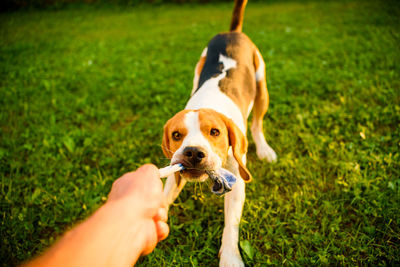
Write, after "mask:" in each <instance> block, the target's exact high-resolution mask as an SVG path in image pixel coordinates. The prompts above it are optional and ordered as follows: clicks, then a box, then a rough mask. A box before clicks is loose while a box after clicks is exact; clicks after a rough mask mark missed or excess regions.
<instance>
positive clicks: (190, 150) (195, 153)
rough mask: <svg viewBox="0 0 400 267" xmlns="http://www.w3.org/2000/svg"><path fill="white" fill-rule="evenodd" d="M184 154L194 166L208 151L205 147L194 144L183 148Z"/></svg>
mask: <svg viewBox="0 0 400 267" xmlns="http://www.w3.org/2000/svg"><path fill="white" fill-rule="evenodd" d="M183 155H184V156H185V159H186V160H188V161H189V162H190V163H192V164H193V166H194V165H196V164H198V163H200V162H201V161H202V160H203V159H204V158H205V157H206V153H205V151H204V150H203V149H201V148H198V147H192V146H189V147H186V148H185V149H184V150H183Z"/></svg>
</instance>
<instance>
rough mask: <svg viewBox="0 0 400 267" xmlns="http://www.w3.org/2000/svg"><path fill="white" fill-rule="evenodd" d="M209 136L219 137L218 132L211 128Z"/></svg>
mask: <svg viewBox="0 0 400 267" xmlns="http://www.w3.org/2000/svg"><path fill="white" fill-rule="evenodd" d="M210 134H211V135H212V136H218V135H219V130H218V129H215V128H212V129H211V131H210Z"/></svg>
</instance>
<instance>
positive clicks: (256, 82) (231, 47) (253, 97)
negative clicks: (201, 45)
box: [162, 0, 276, 266]
mask: <svg viewBox="0 0 400 267" xmlns="http://www.w3.org/2000/svg"><path fill="white" fill-rule="evenodd" d="M246 3H247V0H236V1H235V7H234V11H233V17H232V21H231V26H230V31H229V32H226V33H220V34H218V35H216V36H215V37H214V38H213V39H212V40H211V41H210V42H209V44H208V46H207V47H206V48H205V49H204V50H203V53H202V54H201V57H200V59H199V61H198V62H197V65H196V67H195V72H194V79H193V89H192V92H191V97H190V99H189V101H188V103H187V105H186V107H185V109H184V110H182V111H180V112H178V113H177V114H176V115H175V116H174V117H172V118H171V119H170V120H169V121H168V122H167V123H166V124H165V126H164V135H163V141H162V149H163V152H164V154H165V155H166V156H167V157H168V158H169V159H171V165H172V164H177V163H181V164H183V165H184V166H185V170H184V171H181V172H180V173H175V174H173V175H170V176H169V177H168V179H167V182H166V184H165V187H164V194H165V197H166V199H167V202H168V204H171V203H172V202H173V201H174V200H175V199H176V197H177V196H178V194H179V193H180V191H181V190H182V188H183V187H184V185H185V184H186V182H188V181H189V182H190V181H200V182H202V181H205V180H206V179H207V178H208V175H207V174H206V170H217V169H219V168H221V167H222V168H225V169H227V170H229V171H230V172H232V173H233V174H235V175H236V176H237V177H238V178H239V179H237V182H236V183H235V184H234V186H233V188H232V191H231V192H229V193H227V194H226V195H225V209H224V212H225V227H224V231H223V235H222V244H221V249H220V253H219V256H220V266H244V264H243V261H242V259H241V256H240V253H239V248H238V239H239V222H240V217H241V214H242V209H243V203H244V200H245V183H246V182H249V181H251V179H252V176H251V174H250V172H249V170H248V169H247V168H246V153H247V144H248V142H247V138H246V130H247V119H248V117H249V115H250V112H251V111H252V112H253V117H252V123H251V134H252V136H253V139H254V142H255V144H256V149H257V155H258V157H259V158H260V159H263V160H267V161H269V162H272V161H275V160H276V154H275V152H274V151H273V150H272V149H271V147H270V146H269V145H268V144H267V142H266V141H265V137H264V133H263V117H264V115H265V113H266V112H267V109H268V103H269V96H268V91H267V84H266V79H265V64H264V60H263V58H262V56H261V54H260V52H259V50H258V49H257V47H256V46H255V45H254V44H253V42H252V41H251V40H250V39H249V38H248V37H247V36H246V35H245V34H244V33H242V24H243V14H244V9H245V6H246Z"/></svg>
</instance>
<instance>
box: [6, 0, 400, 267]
mask: <svg viewBox="0 0 400 267" xmlns="http://www.w3.org/2000/svg"><path fill="white" fill-rule="evenodd" d="M231 11H232V3H212V4H206V5H200V4H187V5H174V4H158V5H150V4H144V5H140V6H129V5H127V4H125V3H124V4H120V5H118V4H106V5H104V4H76V3H75V4H73V5H66V6H59V7H51V8H48V7H47V8H46V9H31V8H29V9H28V10H20V11H14V12H9V13H3V14H0V75H1V76H0V110H1V113H0V127H1V128H0V170H1V188H0V190H1V227H0V233H1V240H2V241H1V242H2V244H1V255H0V256H1V257H0V259H1V260H0V262H1V263H2V265H3V266H14V265H17V264H18V263H20V262H22V261H24V260H26V259H29V258H31V257H32V256H34V255H35V254H37V253H39V252H40V251H43V249H45V248H46V247H47V246H48V245H50V244H51V243H53V242H54V241H55V240H56V238H57V236H58V235H59V234H61V233H62V232H64V231H65V230H66V229H68V228H69V227H71V226H73V224H74V223H76V222H77V221H79V220H82V219H84V218H85V217H87V216H88V215H89V214H90V213H91V212H92V211H93V210H95V209H96V208H97V207H98V206H99V205H101V204H102V203H103V202H104V201H105V200H106V198H107V194H108V192H109V190H110V187H111V184H112V182H113V181H114V179H116V178H117V177H119V176H120V175H121V174H123V173H124V172H127V171H130V170H133V169H135V168H137V167H138V166H140V165H141V164H143V163H147V162H152V163H155V164H157V165H158V166H160V167H161V166H164V165H167V164H168V160H167V159H165V157H164V156H163V155H162V152H161V147H160V143H161V136H162V127H163V125H164V123H165V122H166V121H167V120H168V118H170V117H171V116H172V115H173V114H174V113H175V112H178V111H179V110H181V109H182V108H183V107H184V105H185V102H186V101H187V99H188V97H189V94H190V90H191V84H192V75H193V69H194V65H195V63H196V61H197V59H198V57H199V55H200V53H201V51H202V49H203V48H204V47H205V46H206V45H207V42H208V41H209V40H210V38H212V36H214V35H215V34H216V33H217V32H220V31H226V30H227V29H228V25H229V22H230V18H231ZM399 18H400V8H399V4H398V3H397V2H396V1H328V2H324V1H305V2H302V1H294V2H293V1H284V2H279V1H273V2H269V1H268V2H261V1H258V2H253V1H250V3H249V4H248V7H247V9H246V15H245V22H244V32H246V33H247V34H248V35H249V37H250V38H251V39H252V40H253V41H254V43H255V44H256V45H257V46H258V47H259V48H260V50H261V52H262V54H263V56H264V59H265V60H266V63H267V80H268V88H269V92H270V97H271V101H270V102H271V104H270V109H269V112H268V115H267V117H266V119H265V122H264V126H265V131H266V136H267V141H268V142H269V143H270V145H271V146H272V147H273V148H274V149H275V151H276V152H277V154H278V157H279V159H278V162H277V163H276V164H273V165H271V164H267V163H265V162H261V161H259V160H258V159H257V158H256V155H255V147H254V143H253V141H252V140H250V147H249V154H248V166H249V169H250V171H251V172H252V174H253V176H254V181H253V182H252V183H250V184H248V187H247V200H246V203H245V207H244V214H243V219H242V223H241V231H240V240H241V253H242V256H243V258H244V260H245V263H246V265H248V266H265V265H268V264H274V265H283V264H290V265H315V264H318V265H373V264H379V265H392V266H393V265H396V264H399V262H400V258H399V257H400V256H399V249H400V246H399V244H400V242H399V241H400V240H399V232H400V231H399V230H400V227H399V223H400V218H399V208H400V207H399V206H400V205H399V203H400V188H399V187H400V177H399V172H400V168H399V162H400V156H399V146H400V130H399V123H400V106H399V103H400V90H399V89H400V86H399V85H400V79H399V74H400V72H399V62H400V48H399V36H400V35H399V30H398V29H399V28H400V27H399V26H400V25H399ZM222 210H223V199H222V198H219V197H216V196H214V195H212V194H211V193H210V192H209V189H208V188H207V187H206V186H205V185H202V184H190V185H188V186H187V188H185V189H184V192H183V193H182V194H181V196H180V197H179V199H178V200H177V203H176V205H174V207H172V208H171V210H170V217H169V224H170V227H171V234H170V236H169V237H168V239H167V240H166V241H164V242H162V243H160V244H159V246H158V247H157V249H156V250H155V252H154V253H152V254H151V255H149V256H147V257H145V258H143V259H142V260H141V261H140V263H139V264H138V265H139V266H204V265H210V266H217V264H218V259H217V255H218V250H219V246H220V237H221V234H222V228H223V213H222Z"/></svg>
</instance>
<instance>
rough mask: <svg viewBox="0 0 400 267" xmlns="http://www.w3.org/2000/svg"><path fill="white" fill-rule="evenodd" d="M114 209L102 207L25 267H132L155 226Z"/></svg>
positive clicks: (115, 205) (113, 205) (118, 208)
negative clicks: (147, 230)
mask: <svg viewBox="0 0 400 267" xmlns="http://www.w3.org/2000/svg"><path fill="white" fill-rule="evenodd" d="M118 205H119V203H115V202H114V203H107V204H105V205H104V206H102V207H101V208H100V209H99V210H97V211H96V212H95V213H94V214H93V215H92V216H91V217H90V218H89V219H87V220H86V221H85V222H83V223H81V224H80V225H78V226H76V227H75V228H74V229H73V230H71V231H69V232H68V233H66V234H65V235H64V236H63V237H62V238H61V239H60V240H59V241H58V243H57V244H56V245H55V246H53V247H52V248H51V249H50V250H49V251H47V252H46V253H45V254H44V255H43V256H41V257H39V258H37V259H36V260H34V261H33V262H31V263H30V264H28V266H132V265H133V263H134V262H136V260H137V259H138V257H139V256H140V254H141V252H142V250H143V247H144V245H145V243H146V242H147V240H146V236H145V235H144V232H145V229H146V228H148V227H155V225H154V222H153V221H152V220H149V221H145V220H144V219H142V218H140V217H139V218H140V219H138V218H135V217H133V216H130V214H124V213H126V212H128V210H126V209H120V207H117V206H118ZM124 210H125V212H123V213H121V211H124ZM127 215H129V216H127Z"/></svg>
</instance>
